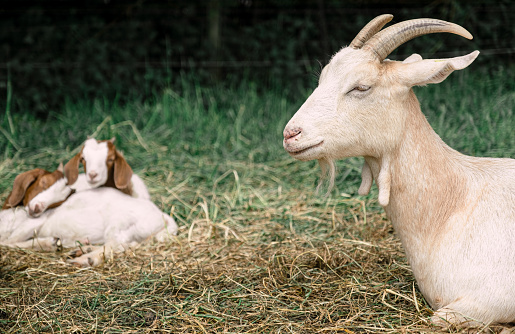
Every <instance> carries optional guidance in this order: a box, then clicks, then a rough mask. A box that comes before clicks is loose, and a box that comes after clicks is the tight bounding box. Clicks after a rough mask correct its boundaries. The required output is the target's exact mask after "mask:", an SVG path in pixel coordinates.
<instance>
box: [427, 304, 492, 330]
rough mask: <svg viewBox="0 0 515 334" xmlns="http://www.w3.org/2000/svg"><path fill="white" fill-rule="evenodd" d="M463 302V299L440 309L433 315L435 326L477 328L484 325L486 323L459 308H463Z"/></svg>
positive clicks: (432, 320) (432, 319)
mask: <svg viewBox="0 0 515 334" xmlns="http://www.w3.org/2000/svg"><path fill="white" fill-rule="evenodd" d="M463 304H464V303H463V301H462V300H460V301H458V302H456V303H451V304H449V305H447V306H446V307H442V308H440V309H438V310H437V311H436V312H435V313H434V314H433V316H432V317H431V322H432V323H433V324H434V325H435V326H438V327H442V328H443V329H448V328H450V327H456V328H477V327H482V326H484V325H485V324H483V323H481V322H479V321H476V320H474V319H472V318H470V317H467V316H465V315H464V314H463V313H462V312H460V311H459V310H458V309H460V308H463V306H464V305H463Z"/></svg>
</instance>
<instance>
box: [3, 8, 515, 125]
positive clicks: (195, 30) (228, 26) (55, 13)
mask: <svg viewBox="0 0 515 334" xmlns="http://www.w3.org/2000/svg"><path fill="white" fill-rule="evenodd" d="M217 3H218V5H219V11H220V17H221V19H220V26H219V28H220V35H221V36H220V38H221V47H220V50H214V49H213V46H212V45H211V44H210V43H209V40H208V31H209V29H212V27H210V26H209V23H208V20H207V17H208V15H209V13H208V12H209V11H210V10H213V9H212V8H213V6H210V7H208V6H207V2H206V1H203V0H188V1H186V0H168V1H159V0H147V1H143V0H132V1H127V0H123V1H121V0H120V1H117V0H114V1H109V0H104V1H98V0H95V1H91V0H89V1H57V0H48V1H19V2H9V3H7V2H2V3H1V4H0V6H1V7H3V8H0V26H1V29H0V40H1V41H2V42H1V43H0V59H1V62H0V91H2V93H3V94H4V96H6V95H7V93H4V92H7V87H8V84H11V85H12V103H11V105H10V110H11V113H20V112H22V113H31V114H35V115H38V116H46V115H48V114H49V113H51V112H52V111H59V110H61V109H62V106H63V105H64V104H65V100H66V99H72V100H77V99H79V100H80V99H84V98H85V99H93V98H107V99H109V100H115V101H119V102H122V103H123V102H125V101H131V100H139V99H142V100H143V99H146V98H148V97H152V96H154V94H155V93H156V92H158V91H160V90H162V89H163V88H164V87H175V86H176V85H178V82H179V81H180V79H179V78H180V77H181V74H184V73H186V74H188V75H191V74H192V73H194V74H195V75H196V76H197V77H198V80H199V81H200V82H202V83H204V84H209V83H210V82H211V80H217V81H230V82H234V81H238V80H242V79H243V78H245V79H248V78H249V77H250V78H252V80H255V81H256V82H258V83H259V84H260V86H261V87H264V88H265V89H266V88H267V87H269V85H270V83H271V82H273V83H274V84H277V83H279V84H283V85H291V86H292V87H294V88H297V90H295V89H293V90H292V92H295V91H297V92H302V91H303V90H304V89H305V88H306V87H309V86H312V85H313V84H314V83H315V82H316V80H315V79H314V77H316V73H317V72H318V71H319V69H320V66H321V64H324V63H326V62H327V61H328V60H329V59H330V57H331V55H332V54H334V53H335V52H336V51H338V50H339V49H340V48H341V47H342V46H344V45H346V44H347V43H349V42H350V40H352V38H353V37H354V36H355V35H356V33H357V32H358V31H359V29H361V27H363V26H364V25H365V24H366V23H367V22H368V21H369V20H370V19H372V18H373V17H375V16H376V15H379V14H383V13H392V14H394V15H395V17H394V23H395V22H400V21H403V20H406V19H412V18H418V17H434V18H440V19H443V20H447V21H451V22H455V23H458V24H460V25H462V26H464V27H466V28H467V29H468V30H469V31H470V32H471V33H472V34H473V35H474V40H473V41H467V40H464V39H463V38H461V37H456V36H452V35H450V34H441V35H440V36H439V37H438V38H435V37H434V35H432V36H423V37H420V38H417V39H415V40H413V41H411V42H409V43H407V44H406V45H404V46H401V47H400V48H399V49H398V50H397V51H395V52H394V54H393V55H392V56H391V58H395V57H399V58H400V57H403V56H406V55H409V54H411V53H412V52H417V53H420V54H422V55H423V56H424V57H450V56H455V55H461V54H463V53H465V52H470V51H472V50H475V49H479V50H481V51H483V52H482V55H481V56H480V57H479V59H478V62H479V63H481V64H487V65H493V66H495V64H498V63H501V64H502V65H504V66H505V65H511V62H512V57H513V50H514V48H513V46H512V45H511V44H512V41H513V36H514V35H515V34H514V32H515V26H514V25H513V24H512V23H513V21H514V19H515V17H514V16H515V14H514V13H515V8H514V7H515V6H514V2H513V1H511V0H501V1H496V2H494V1H477V0H472V1H467V2H465V1H462V2H460V1H457V0H439V1H424V0H423V1H409V0H401V1H397V2H393V3H392V2H391V1H389V2H386V1H381V0H369V1H358V0H355V1H346V2H343V1H339V0H304V1H293V0H289V1H279V0H219V1H218V2H217ZM213 54H216V57H215V58H213ZM0 103H1V105H0V108H2V109H3V110H7V109H6V103H7V99H0Z"/></svg>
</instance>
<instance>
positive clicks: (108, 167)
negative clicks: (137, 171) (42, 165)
mask: <svg viewBox="0 0 515 334" xmlns="http://www.w3.org/2000/svg"><path fill="white" fill-rule="evenodd" d="M79 163H82V165H83V167H84V173H85V174H86V181H87V182H88V183H89V185H90V186H91V187H92V188H97V187H100V186H103V185H106V183H113V184H112V185H110V186H114V187H115V188H118V189H125V188H127V187H128V186H129V184H130V180H131V177H132V169H131V167H130V166H129V164H128V163H127V161H126V160H125V158H124V157H123V155H122V153H121V152H119V151H118V150H116V147H115V146H114V138H112V139H110V140H96V139H94V138H89V139H88V140H86V142H85V143H84V146H83V147H82V150H81V151H80V152H79V153H77V154H76V155H75V156H74V157H73V158H72V159H71V160H70V161H68V163H67V164H66V165H65V166H64V173H65V176H66V179H67V180H68V184H69V185H72V184H74V183H75V181H77V178H78V175H79Z"/></svg>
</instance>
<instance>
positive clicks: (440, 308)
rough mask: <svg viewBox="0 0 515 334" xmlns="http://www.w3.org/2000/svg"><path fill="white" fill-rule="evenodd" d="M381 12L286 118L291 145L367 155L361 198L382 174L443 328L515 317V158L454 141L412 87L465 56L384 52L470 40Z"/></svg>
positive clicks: (326, 163)
mask: <svg viewBox="0 0 515 334" xmlns="http://www.w3.org/2000/svg"><path fill="white" fill-rule="evenodd" d="M391 19H392V15H381V16H379V17H377V18H375V19H374V20H372V21H371V22H370V23H369V24H367V25H366V26H365V27H364V28H363V29H362V31H361V32H360V33H359V34H358V35H357V36H356V38H355V39H354V40H353V41H352V43H351V44H350V46H348V47H345V48H343V49H342V50H340V51H339V52H338V53H336V54H335V55H334V56H333V57H332V59H331V61H330V62H329V64H328V65H327V66H325V68H324V69H323V70H322V73H321V75H320V80H319V85H318V87H317V88H316V89H315V90H314V91H313V93H312V94H311V96H310V97H309V98H308V99H307V100H306V102H305V103H304V104H303V105H302V106H301V108H300V109H299V110H298V111H297V113H296V114H295V115H294V116H293V117H292V119H291V120H290V121H289V122H288V124H287V125H286V128H285V130H284V143H283V145H284V148H285V149H286V151H287V152H288V153H289V154H290V155H291V156H292V157H294V158H296V159H299V160H312V159H318V160H319V161H320V163H321V166H322V169H323V170H327V169H329V175H330V180H331V181H330V183H331V184H332V182H333V181H332V180H334V164H333V161H334V160H335V159H342V158H346V157H353V156H363V157H364V158H365V162H364V165H363V171H362V184H361V186H360V189H359V194H361V195H364V194H367V193H368V192H369V190H370V187H371V186H372V182H373V180H375V181H376V184H377V186H378V188H379V203H380V204H381V205H382V206H383V207H384V209H385V211H386V214H387V215H388V217H389V218H390V219H391V221H392V224H393V226H394V229H395V231H396V233H397V234H398V236H399V238H400V240H401V242H402V245H403V247H404V250H405V252H406V256H407V258H408V261H409V263H410V265H411V267H412V269H413V274H414V276H415V279H416V280H417V283H418V286H419V288H420V291H421V292H422V294H423V295H424V297H425V298H426V300H427V301H428V302H429V304H430V305H431V306H432V307H433V308H434V309H435V310H436V312H435V313H434V315H433V317H432V319H431V320H432V321H433V323H435V324H436V325H440V326H444V327H446V326H448V325H449V324H452V325H457V326H470V327H473V326H479V325H480V324H481V323H487V324H488V323H508V322H513V321H515V160H513V159H491V158H475V157H469V156H465V155H462V154H460V153H459V152H457V151H455V150H453V149H452V148H450V147H449V146H447V145H446V144H445V143H444V142H443V141H442V140H441V139H440V137H439V136H438V135H437V134H436V133H435V132H434V131H433V129H432V128H431V126H430V125H429V123H428V122H427V120H426V118H425V116H424V114H423V113H422V112H421V110H420V105H419V103H418V100H417V98H416V96H415V94H414V93H413V90H412V89H411V88H412V87H413V86H420V85H426V84H429V83H439V82H441V81H443V80H444V79H445V78H446V77H447V76H448V75H449V74H451V73H452V72H453V71H454V70H461V69H464V68H465V67H467V66H468V65H470V64H471V63H472V62H473V61H474V59H475V58H476V57H477V56H478V54H479V52H478V51H474V52H472V53H470V54H468V55H465V56H462V57H455V58H450V59H426V60H422V57H420V56H419V55H417V54H414V55H412V56H410V57H409V58H407V59H406V60H405V61H403V62H399V61H389V60H386V59H385V58H386V57H387V56H388V54H390V53H391V52H392V51H393V50H394V49H395V48H397V47H398V46H399V45H401V44H403V43H404V42H406V41H408V40H410V39H412V38H415V37H417V36H420V35H424V34H429V33H436V32H450V33H454V34H457V35H461V36H463V37H466V38H468V39H471V38H472V35H470V33H469V32H468V31H466V30H465V29H463V28H462V27H460V26H458V25H455V24H453V23H449V22H445V21H440V20H435V19H416V20H410V21H405V22H401V23H397V24H395V25H393V26H390V27H388V28H386V29H384V30H382V31H380V30H381V29H382V28H383V26H384V25H385V24H386V23H388V22H389V21H390V20H391Z"/></svg>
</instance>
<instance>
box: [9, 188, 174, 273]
mask: <svg viewBox="0 0 515 334" xmlns="http://www.w3.org/2000/svg"><path fill="white" fill-rule="evenodd" d="M176 233H177V224H176V223H175V221H174V220H173V218H172V217H170V216H169V215H167V214H164V213H163V212H161V210H159V209H158V208H157V206H156V205H155V204H153V203H152V202H151V201H149V200H145V199H137V198H133V197H130V196H128V195H126V194H123V193H122V192H120V191H119V190H117V189H113V188H107V187H102V188H97V189H90V190H85V191H81V192H79V193H76V194H74V195H73V196H71V197H70V198H69V199H68V200H67V201H65V202H64V203H63V204H62V205H61V206H59V207H57V208H55V209H51V210H48V211H46V212H44V213H43V214H42V215H41V216H40V217H37V218H30V217H28V216H27V214H26V212H25V211H24V210H23V209H22V208H21V207H17V208H13V209H7V210H2V211H0V244H3V245H7V246H11V247H21V248H35V249H42V250H55V249H56V247H57V246H59V245H58V244H56V241H57V240H59V242H60V243H61V244H62V246H63V247H66V248H69V247H76V246H77V244H78V242H80V243H81V244H83V245H85V244H89V243H90V244H103V245H101V246H83V247H82V249H83V250H86V249H87V250H88V251H89V252H88V253H86V254H84V255H81V256H79V257H77V258H74V259H70V260H68V262H70V263H72V264H76V265H79V266H97V265H99V264H101V263H103V261H104V258H110V257H111V255H112V254H113V253H116V252H119V251H123V250H124V249H126V248H128V247H134V246H135V245H137V244H138V243H139V242H141V241H143V240H145V239H147V238H149V237H152V236H153V237H155V238H156V240H157V241H165V240H166V239H167V238H170V236H172V235H175V234H176ZM79 255H80V254H79Z"/></svg>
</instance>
